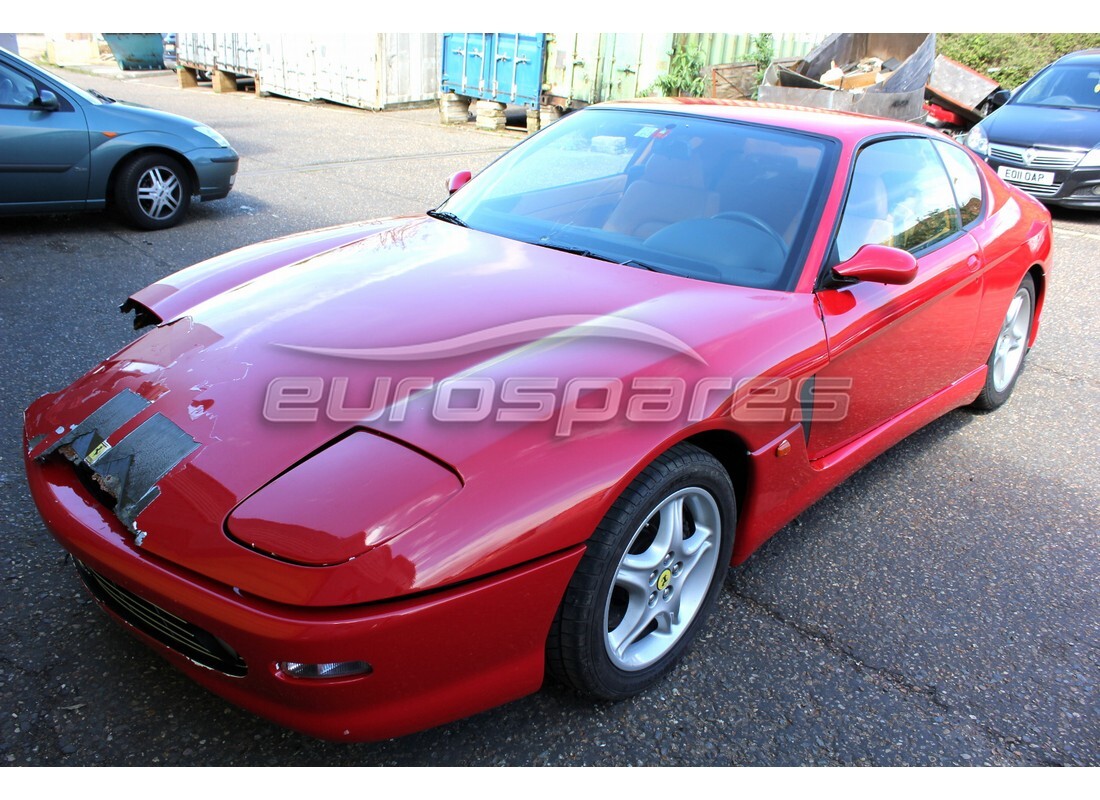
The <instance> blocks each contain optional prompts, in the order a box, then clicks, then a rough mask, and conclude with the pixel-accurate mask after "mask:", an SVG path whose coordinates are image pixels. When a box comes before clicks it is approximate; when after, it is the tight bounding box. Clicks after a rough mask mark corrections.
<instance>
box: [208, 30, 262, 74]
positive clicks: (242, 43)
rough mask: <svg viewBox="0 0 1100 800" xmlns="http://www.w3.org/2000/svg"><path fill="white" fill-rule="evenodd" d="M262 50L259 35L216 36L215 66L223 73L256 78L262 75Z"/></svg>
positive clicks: (220, 34) (233, 34)
mask: <svg viewBox="0 0 1100 800" xmlns="http://www.w3.org/2000/svg"><path fill="white" fill-rule="evenodd" d="M260 48H261V46H260V34H258V33H217V34H214V54H215V55H214V61H215V66H216V67H217V68H218V69H219V70H221V71H222V72H232V73H234V74H236V75H251V76H252V77H253V78H255V77H256V76H258V75H259V74H260V64H261V57H260Z"/></svg>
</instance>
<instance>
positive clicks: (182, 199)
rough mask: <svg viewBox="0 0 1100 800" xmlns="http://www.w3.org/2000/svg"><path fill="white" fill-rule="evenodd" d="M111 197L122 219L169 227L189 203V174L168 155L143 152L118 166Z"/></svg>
mask: <svg viewBox="0 0 1100 800" xmlns="http://www.w3.org/2000/svg"><path fill="white" fill-rule="evenodd" d="M112 200H113V204H114V208H115V211H116V212H117V213H118V215H119V216H120V217H121V218H122V220H123V221H124V222H126V223H127V224H129V225H132V226H133V227H135V228H140V229H141V230H146V231H153V230H161V229H163V228H171V227H172V226H173V225H175V224H176V223H178V222H179V221H180V220H182V219H183V217H184V215H185V214H187V209H188V208H190V206H191V178H190V175H189V174H188V172H187V170H186V169H185V168H184V166H183V165H182V164H181V163H180V162H179V161H178V160H176V159H175V158H173V157H172V156H169V155H164V154H163V153H147V154H145V155H143V156H138V157H137V158H135V159H133V160H132V161H130V162H129V163H127V164H125V165H123V167H122V169H120V170H119V172H118V174H117V175H116V176H115V185H114V194H113V197H112Z"/></svg>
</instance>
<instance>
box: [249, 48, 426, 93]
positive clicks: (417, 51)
mask: <svg viewBox="0 0 1100 800" xmlns="http://www.w3.org/2000/svg"><path fill="white" fill-rule="evenodd" d="M262 52H263V67H262V69H261V72H260V86H261V88H262V90H263V91H265V92H270V93H272V94H280V95H285V96H287V97H293V98H296V99H299V100H328V101H331V102H334V103H341V104H343V105H348V106H355V107H357V108H366V109H371V110H374V111H381V110H382V109H385V108H389V107H392V106H395V105H403V104H408V103H417V102H424V101H432V100H435V99H436V98H438V97H439V37H438V36H437V35H436V34H433V33H429V34H420V33H414V34H408V33H375V34H371V33H359V34H344V35H326V36H312V37H311V36H307V35H297V36H293V35H283V36H273V37H265V38H264V40H263V48H262Z"/></svg>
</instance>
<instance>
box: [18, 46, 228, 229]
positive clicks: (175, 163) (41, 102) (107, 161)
mask: <svg viewBox="0 0 1100 800" xmlns="http://www.w3.org/2000/svg"><path fill="white" fill-rule="evenodd" d="M239 161H240V157H239V156H238V155H237V153H236V151H235V150H234V149H233V148H232V147H230V146H229V142H228V141H226V139H225V137H224V136H222V135H221V134H220V133H218V132H217V131H215V130H213V129H212V128H208V127H207V126H205V125H201V124H199V123H197V122H195V121H194V120H190V119H187V118H185V117H179V116H176V115H175V114H167V113H164V112H163V111H156V110H154V109H151V108H144V107H142V106H136V105H130V104H127V103H123V102H119V101H115V100H112V99H111V98H109V97H106V96H104V95H102V94H100V93H98V92H96V91H94V90H92V91H86V90H84V89H79V88H77V87H76V86H73V85H72V84H70V83H68V82H67V81H64V80H62V79H60V78H58V77H57V76H56V75H52V74H50V73H49V72H46V71H45V70H43V69H41V68H39V67H37V66H35V65H34V64H31V63H30V62H28V61H26V60H25V59H22V58H20V57H19V56H17V55H15V54H13V53H10V52H9V51H7V50H5V49H3V48H0V214H27V213H31V214H35V213H54V212H70V211H95V210H99V209H103V208H108V207H109V208H112V209H113V210H115V211H116V212H117V213H118V215H119V216H120V217H121V218H122V219H123V220H124V221H125V222H127V223H129V224H130V225H133V226H134V227H136V228H141V229H144V230H156V229H159V228H169V227H171V226H172V225H175V224H176V223H177V222H179V221H180V220H181V219H183V216H184V215H185V214H186V213H187V209H188V207H189V206H190V204H191V198H192V196H197V197H199V198H200V199H202V200H217V199H219V198H222V197H225V196H226V195H227V194H229V190H230V189H232V188H233V180H234V178H235V177H236V174H237V165H238V162H239Z"/></svg>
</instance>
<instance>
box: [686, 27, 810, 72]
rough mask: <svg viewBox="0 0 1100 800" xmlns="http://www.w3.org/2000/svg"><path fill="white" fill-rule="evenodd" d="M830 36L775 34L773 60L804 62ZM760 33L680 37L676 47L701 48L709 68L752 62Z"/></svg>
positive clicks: (697, 34)
mask: <svg viewBox="0 0 1100 800" xmlns="http://www.w3.org/2000/svg"><path fill="white" fill-rule="evenodd" d="M828 35H829V34H827V33H773V34H772V51H773V53H772V57H773V58H801V57H802V56H805V55H808V54H809V53H810V51H811V50H813V49H814V48H815V47H816V46H817V45H818V44H820V43H821V42H822V41H823V40H824V39H825V37H826V36H828ZM757 36H760V34H759V33H677V34H675V36H674V39H675V42H676V44H680V45H686V46H687V47H689V48H690V47H699V48H701V49H702V50H703V52H704V53H705V54H706V59H707V65H708V66H713V65H715V64H734V63H736V62H738V61H748V60H750V58H751V56H752V53H753V51H754V50H755V49H756V47H755V45H754V44H753V40H754V39H755V38H756V37H757Z"/></svg>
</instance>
